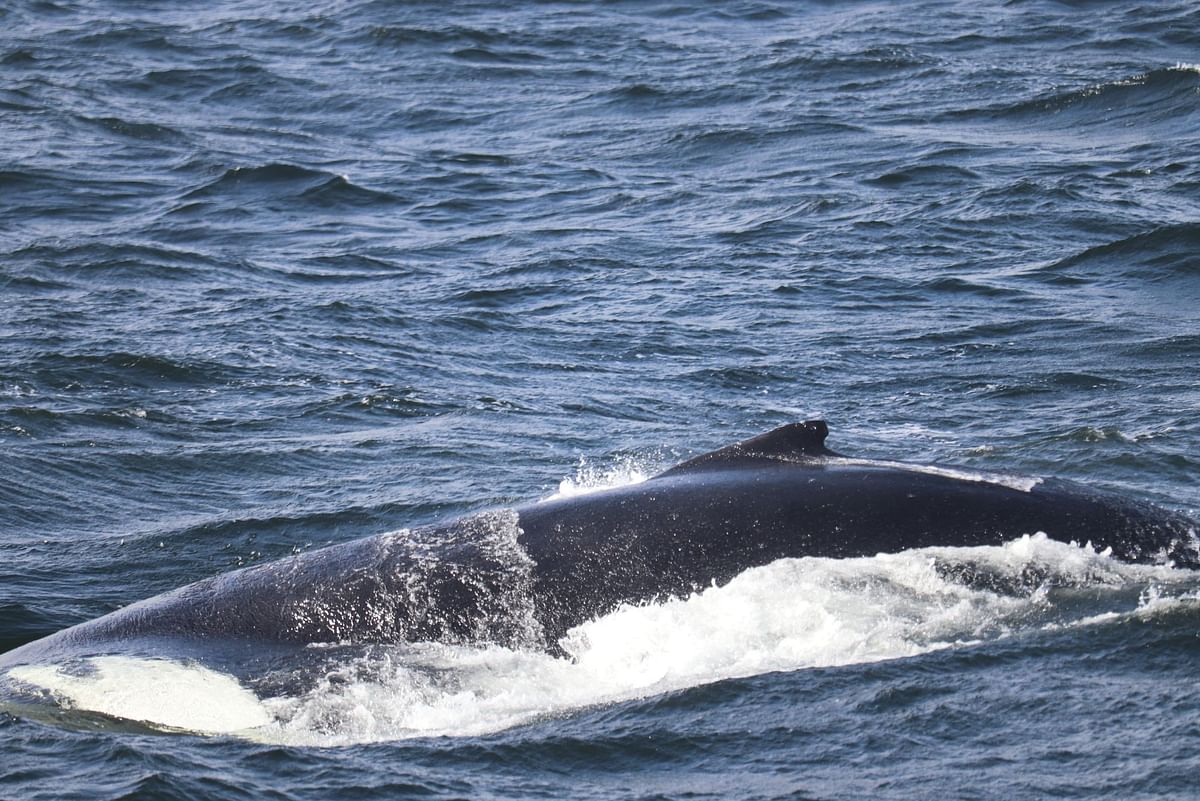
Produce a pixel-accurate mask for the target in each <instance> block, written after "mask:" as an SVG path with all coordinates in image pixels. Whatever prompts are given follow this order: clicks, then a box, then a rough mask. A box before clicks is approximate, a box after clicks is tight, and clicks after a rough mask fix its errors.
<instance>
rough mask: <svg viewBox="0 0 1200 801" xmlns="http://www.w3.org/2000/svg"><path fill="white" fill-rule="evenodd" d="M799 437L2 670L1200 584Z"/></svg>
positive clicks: (164, 603) (1154, 537)
mask: <svg viewBox="0 0 1200 801" xmlns="http://www.w3.org/2000/svg"><path fill="white" fill-rule="evenodd" d="M827 433H828V429H827V427H826V425H825V423H824V422H823V421H809V422H805V423H794V424H790V425H786V426H783V427H781V428H778V429H775V430H774V431H771V432H768V433H766V434H763V435H761V436H759V437H755V438H753V439H749V440H746V441H744V442H740V443H737V444H734V445H731V446H728V447H726V448H722V449H721V450H718V451H714V452H712V453H707V454H704V455H703V456H699V457H696V458H695V459H691V460H689V461H687V462H684V463H682V464H680V465H677V466H675V467H673V468H671V469H669V470H667V471H665V472H663V473H661V474H659V475H657V476H655V477H653V478H651V479H649V480H647V481H644V482H642V483H639V484H633V485H629V486H625V487H619V488H616V489H611V490H605V491H601V492H595V493H592V494H587V495H582V496H576V497H571V498H563V499H559V500H551V501H546V502H541V503H535V504H531V505H528V506H523V507H519V508H517V509H516V510H515V511H514V510H499V511H496V512H492V513H484V514H481V515H475V516H470V517H467V518H462V519H460V520H456V521H451V522H448V523H444V524H438V525H434V526H429V527H425V528H421V529H415V530H413V531H412V532H407V533H401V534H395V533H393V534H383V535H376V536H373V537H367V538H364V539H360V540H356V541H353V542H349V543H345V544H341V545H335V546H331V547H327V548H323V549H320V550H316V551H311V552H308V553H304V554H301V555H298V556H295V557H290V558H287V559H283V560H280V561H278V562H272V563H269V564H264V565H257V566H254V567H250V568H245V569H242V570H237V571H233V572H230V573H226V574H222V575H218V576H214V577H212V578H208V579H204V580H202V581H199V582H196V583H194V584H190V585H188V586H186V587H182V588H180V589H178V590H174V591H172V592H169V593H166V594H163V595H160V596H156V597H154V598H150V599H148V600H145V601H141V602H139V603H136V604H131V605H130V606H128V607H125V608H123V609H120V610H117V611H115V612H112V613H111V614H108V615H105V616H103V617H101V618H98V619H96V620H93V621H89V622H86V623H82V624H80V625H77V626H74V627H72V628H69V629H66V630H64V631H61V632H58V633H57V634H54V635H51V636H49V637H46V638H44V639H42V640H38V641H36V642H33V643H30V644H28V645H25V646H22V647H21V648H18V649H16V650H14V651H11V652H9V653H8V654H5V655H3V656H0V664H2V665H11V664H19V663H22V662H28V661H33V660H38V659H44V658H48V657H51V656H58V655H61V654H63V653H69V654H85V653H98V652H105V651H111V650H112V649H113V647H114V646H115V645H118V644H120V643H122V642H127V641H138V642H142V643H145V642H147V641H148V642H149V645H148V646H143V647H148V648H149V649H150V650H153V647H154V646H153V643H154V640H155V638H168V639H171V640H173V641H180V640H186V641H195V642H196V643H200V644H202V643H205V642H212V641H241V642H250V643H254V642H259V643H263V644H264V645H265V644H268V643H290V644H298V645H304V644H309V643H338V642H342V643H347V642H348V643H396V642H416V641H438V642H454V643H464V642H498V643H501V644H508V645H517V646H532V647H541V648H545V649H548V650H551V651H557V649H558V645H557V643H558V641H559V639H560V638H561V637H563V636H564V635H565V634H566V633H567V631H568V630H569V629H570V628H571V627H573V626H576V625H578V624H580V623H582V622H585V621H587V620H589V619H591V618H594V617H596V616H598V615H601V614H604V613H606V612H608V611H611V610H612V609H614V608H615V607H617V606H618V605H620V604H622V603H642V602H646V601H650V600H652V599H656V598H664V597H669V596H680V595H685V594H687V593H689V592H691V591H694V590H696V589H700V588H703V587H707V586H710V585H713V584H718V585H719V584H722V583H724V582H727V581H729V580H730V579H732V578H733V577H735V576H736V575H738V574H739V573H741V572H742V571H744V570H746V569H748V568H751V567H755V566H760V565H766V564H769V563H771V562H773V561H775V560H777V559H781V558H787V557H805V556H815V557H829V558H847V557H857V556H872V555H875V554H877V553H894V552H899V551H903V550H907V549H911V548H922V547H928V546H978V545H997V544H1000V543H1002V542H1005V541H1008V540H1012V539H1014V538H1017V537H1020V536H1022V535H1026V534H1035V533H1037V532H1044V533H1045V534H1046V535H1047V536H1048V537H1050V538H1051V539H1055V540H1059V541H1063V542H1076V543H1080V544H1083V543H1091V545H1092V546H1093V547H1094V548H1096V549H1099V550H1103V549H1111V551H1112V555H1113V556H1114V557H1116V558H1118V559H1121V560H1124V561H1128V562H1136V563H1171V564H1174V565H1175V566H1176V567H1181V568H1190V569H1197V568H1200V553H1198V552H1197V538H1196V524H1195V523H1194V522H1193V521H1192V520H1190V519H1189V518H1187V517H1185V516H1183V515H1180V514H1178V513H1175V512H1171V511H1167V510H1164V509H1161V508H1158V507H1156V506H1153V505H1150V504H1147V503H1143V502H1139V501H1135V500H1129V499H1125V498H1121V497H1119V496H1115V495H1112V494H1108V493H1102V492H1098V491H1095V490H1092V489H1089V488H1087V487H1084V486H1082V485H1080V484H1076V483H1074V482H1069V481H1064V480H1059V479H1045V480H1038V479H1030V480H990V479H989V477H986V476H979V475H977V474H974V473H971V472H969V471H961V470H956V469H954V468H938V467H921V466H917V465H903V464H898V463H893V462H870V461H866V460H854V459H847V458H845V457H842V456H839V455H838V454H835V453H833V452H832V451H829V450H828V449H826V448H825V444H824V443H825V438H826V435H827Z"/></svg>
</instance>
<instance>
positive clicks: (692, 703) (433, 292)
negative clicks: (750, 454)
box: [0, 0, 1200, 799]
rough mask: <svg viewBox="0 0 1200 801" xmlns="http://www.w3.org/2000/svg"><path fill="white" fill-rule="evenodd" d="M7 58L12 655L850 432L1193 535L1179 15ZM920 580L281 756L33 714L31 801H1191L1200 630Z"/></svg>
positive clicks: (304, 725)
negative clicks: (382, 551) (476, 517)
mask: <svg viewBox="0 0 1200 801" xmlns="http://www.w3.org/2000/svg"><path fill="white" fill-rule="evenodd" d="M0 30H2V31H3V32H2V33H0V77H2V78H3V80H2V81H0V648H10V647H15V646H17V645H19V644H22V643H25V642H28V641H30V640H33V639H36V638H38V637H41V636H44V635H47V634H50V633H52V632H54V631H57V630H58V629H61V628H63V627H66V626H69V625H72V624H75V623H78V622H81V621H84V620H88V619H91V618H94V617H96V616H99V615H101V614H104V613H106V612H109V611H111V610H113V609H116V608H118V607H120V606H122V605H125V604H128V603H131V602H133V601H136V600H139V599H141V598H145V597H148V596H151V595H154V594H156V593H159V592H163V591H166V590H169V589H172V588H175V587H178V586H180V585H183V584H185V583H187V582H189V581H193V580H196V579H199V578H202V577H205V576H209V575H213V574H215V573H218V572H221V571H225V570H229V569H232V568H234V567H237V566H240V565H245V564H250V563H255V562H261V561H265V560H269V559H274V558H278V557H282V556H285V555H287V554H290V553H293V552H298V551H303V550H307V549H310V548H316V547H319V546H321V545H324V544H326V543H333V542H343V541H348V540H352V539H355V538H358V537H362V536H367V535H372V534H376V533H379V532H383V531H388V530H392V529H398V528H401V527H406V526H413V525H418V524H423V523H428V522H431V521H434V520H438V519H441V518H443V517H448V516H453V515H458V514H463V513H467V512H473V511H477V510H483V509H488V508H492V507H497V506H504V505H509V504H513V503H516V502H523V501H529V500H531V499H535V498H539V497H545V496H548V495H550V494H552V493H554V492H556V491H559V489H560V485H561V484H562V482H564V481H567V482H568V483H567V486H566V489H570V488H571V487H572V486H574V485H587V486H592V485H601V486H603V485H608V484H614V483H622V482H624V481H628V480H633V479H635V478H637V477H639V476H642V475H646V474H649V473H652V472H654V471H655V470H657V469H661V468H663V467H665V466H667V465H669V464H671V463H673V462H675V461H677V460H679V459H681V458H683V457H686V456H689V455H693V454H696V453H699V452H702V451H704V450H707V449H710V448H714V447H718V446H720V445H723V444H726V443H728V442H731V441H733V440H736V439H740V438H744V437H747V436H751V435H753V434H756V433H760V432H762V431H765V430H767V429H769V428H770V427H772V426H775V425H778V424H781V423H784V422H790V421H794V420H799V419H810V418H815V417H824V418H825V419H827V420H828V421H829V422H830V426H831V429H832V432H833V433H832V434H831V439H830V445H831V446H832V447H834V448H835V449H836V450H839V451H842V452H847V453H853V454H855V455H862V456H868V457H879V458H888V459H898V460H910V461H918V462H933V461H937V462H947V463H951V464H958V465H963V466H965V467H967V468H972V469H985V470H1005V471H1008V470H1011V471H1016V472H1021V473H1028V474H1035V475H1060V476H1065V477H1068V478H1073V479H1077V480H1080V481H1084V482H1087V483H1089V484H1092V485H1095V486H1098V487H1102V488H1106V489H1109V490H1113V491H1116V492H1119V493H1123V494H1127V495H1130V496H1134V497H1138V498H1142V499H1147V500H1151V501H1154V502H1157V503H1159V504H1162V505H1164V506H1167V507H1170V508H1174V509H1180V510H1183V511H1187V512H1191V513H1193V514H1195V513H1196V511H1197V509H1200V487H1198V485H1197V482H1196V480H1195V479H1196V476H1197V475H1198V469H1200V458H1198V457H1197V454H1198V453H1200V447H1198V446H1200V420H1198V419H1197V414H1196V410H1197V408H1200V382H1198V381H1197V377H1196V376H1197V373H1196V365H1197V363H1198V362H1200V255H1198V254H1200V162H1198V161H1197V160H1196V154H1197V153H1200V66H1197V65H1196V62H1200V11H1198V10H1197V8H1196V7H1195V5H1194V4H1192V3H1185V2H1161V3H1082V2H1081V3H1074V2H1072V3H1051V2H1016V1H1015V0H1014V1H1013V2H1009V3H1006V4H1003V5H1000V4H996V5H992V6H988V7H980V5H979V4H975V3H966V2H958V3H955V2H945V3H941V2H917V3H905V4H895V5H889V4H875V3H819V2H813V3H795V4H790V3H789V4H784V3H767V2H741V3H711V4H708V3H673V2H647V3H615V4H590V3H548V4H532V3H530V4H525V5H522V6H520V7H518V8H509V7H508V6H507V5H506V4H489V3H470V4H468V3H461V4H454V5H453V6H452V7H449V6H444V5H443V4H432V3H431V4H415V3H405V4H393V3H386V2H358V1H356V0H347V1H346V2H318V3H312V4H293V3H287V2H260V3H245V2H224V3H212V4H204V5H203V6H200V5H197V6H194V7H193V6H190V5H188V4H182V5H181V4H177V3H165V2H164V3H127V2H121V0H94V2H85V1H84V0H62V1H58V2H50V1H48V0H43V1H41V2H28V1H27V0H18V2H16V3H10V4H5V5H3V6H0ZM930 558H932V557H930V556H929V555H922V554H915V555H914V554H910V555H902V556H900V557H897V558H895V559H890V560H889V559H888V558H885V557H879V558H876V559H873V560H872V559H868V560H859V561H856V562H854V563H847V564H845V565H836V564H830V563H824V562H821V563H801V564H799V565H796V564H792V565H780V566H776V567H777V568H778V571H777V572H776V573H769V572H767V573H763V572H759V573H754V574H752V575H746V576H743V577H741V578H740V579H739V580H738V581H739V582H740V584H739V585H738V586H737V587H733V588H732V589H730V590H729V591H728V592H726V593H725V594H720V593H715V594H707V595H706V596H703V597H698V598H693V599H690V600H689V599H678V600H676V601H674V602H665V603H664V604H661V605H658V606H656V607H652V608H647V609H641V610H626V612H625V613H623V614H624V615H625V616H624V617H622V616H621V615H620V614H618V615H616V616H613V617H611V618H608V619H604V620H599V621H594V622H593V624H592V627H591V628H590V629H588V632H589V634H590V637H591V641H592V643H593V647H592V650H591V651H590V652H589V654H590V656H589V659H590V660H591V661H590V662H589V661H588V659H584V660H581V662H580V664H578V665H569V664H565V663H563V664H556V660H554V659H553V658H552V657H548V656H544V655H535V654H525V653H518V652H504V651H503V649H500V650H496V649H493V650H490V651H487V652H485V653H479V654H476V653H471V652H469V649H468V650H466V651H462V650H459V651H450V652H433V653H429V654H425V655H424V656H422V657H421V658H422V659H425V660H426V662H424V663H422V665H423V667H422V670H424V671H425V672H424V673H422V672H421V671H417V672H416V673H408V672H405V671H403V670H401V671H399V672H397V670H395V669H394V668H395V664H396V663H395V660H396V659H397V658H398V657H397V656H396V654H394V653H390V652H386V651H385V652H377V651H368V652H356V653H355V654H353V656H352V658H347V659H345V660H341V661H339V657H338V654H336V653H335V654H330V655H329V663H328V665H327V666H326V668H327V670H328V677H327V680H326V681H325V683H324V684H319V685H318V686H316V687H315V688H314V689H312V691H311V693H310V694H308V695H306V696H304V697H303V698H295V697H291V698H283V699H280V698H276V699H275V701H276V703H275V705H274V706H272V707H270V709H269V712H270V714H271V715H273V716H274V718H273V723H272V724H271V725H272V727H273V728H270V731H271V732H272V736H270V737H261V736H260V737H259V738H258V739H255V738H253V737H246V736H239V735H236V734H228V733H224V734H222V733H218V734H200V733H196V731H193V730H192V729H194V728H195V727H189V726H186V725H183V726H176V727H175V728H173V729H169V730H167V733H164V729H163V728H162V727H159V726H153V725H147V724H146V723H145V722H144V718H142V717H138V716H137V715H132V714H122V713H121V706H120V704H121V703H125V702H132V701H131V699H129V698H125V699H121V698H118V699H116V700H113V698H112V697H111V693H110V695H109V696H106V697H107V698H108V700H109V701H112V704H115V706H112V705H111V704H110V706H108V707H103V708H101V707H96V706H93V707H87V705H86V704H84V703H82V702H80V701H79V700H78V699H76V700H75V701H72V700H71V699H70V698H67V697H61V696H47V697H44V698H42V699H41V700H40V701H39V702H37V703H35V702H33V701H30V702H29V703H27V704H26V703H8V705H7V706H5V707H3V711H0V742H2V743H3V745H2V746H0V754H2V758H0V798H4V799H66V798H79V799H98V798H105V799H133V798H138V799H141V798H162V799H183V798H213V799H243V798H255V799H257V798H274V799H326V798H356V799H375V798H380V799H382V798H405V797H423V798H527V797H545V798H573V799H587V798H597V799H613V798H646V799H650V798H654V799H685V798H689V799H696V798H739V799H741V798H745V799H750V798H756V799H757V798H785V797H786V798H796V799H818V798H819V799H841V798H845V799H851V798H855V799H857V798H863V797H873V798H889V799H891V798H896V799H900V798H912V799H924V798H929V797H933V796H939V797H949V798H979V799H992V798H995V799H1010V798H1072V799H1076V798H1120V799H1136V798H1156V799H1157V798H1195V797H1196V795H1197V789H1196V788H1197V786H1198V783H1197V778H1196V774H1197V769H1198V768H1200V757H1198V756H1197V754H1200V685H1198V684H1197V681H1196V665H1197V664H1198V660H1200V605H1198V604H1197V600H1196V599H1197V598H1200V584H1198V583H1197V582H1196V581H1195V580H1194V579H1192V578H1190V577H1187V576H1179V575H1175V574H1173V573H1172V572H1171V571H1169V570H1165V569H1151V568H1143V569H1132V568H1120V567H1119V566H1116V565H1115V564H1110V562H1111V560H1105V559H1104V558H1103V557H1101V556H1095V555H1091V554H1089V553H1086V552H1084V551H1083V550H1081V549H1074V550H1072V549H1070V548H1067V547H1066V546H1063V547H1059V548H1055V547H1051V544H1048V543H1045V542H1036V541H1035V542H1024V543H1020V542H1018V543H1013V544H1011V545H1010V546H1007V547H1006V548H996V549H992V550H991V551H990V552H989V553H987V554H985V555H984V557H981V558H984V559H985V560H988V559H990V560H992V562H994V563H995V565H996V567H995V569H996V570H997V571H999V572H1001V573H1005V572H1007V573H1009V574H1011V578H1013V579H1014V581H1016V584H1017V585H1018V590H1017V591H1015V594H1014V595H1012V596H1011V597H1009V596H997V595H994V594H989V593H987V592H983V591H980V590H977V589H971V588H966V587H961V586H959V585H956V584H954V582H953V581H950V580H944V581H942V580H941V579H939V578H938V577H937V576H933V577H932V578H931V577H930V575H927V574H925V573H922V565H926V564H927V562H928V560H929V559H930ZM939 558H943V559H950V560H951V561H952V560H953V559H954V558H955V556H954V554H949V555H946V554H942V555H941V557H939ZM1031 564H1036V566H1037V569H1036V570H1030V569H1029V566H1030V565H1031ZM779 571H783V572H779ZM788 571H791V572H788ZM1029 575H1034V576H1037V577H1043V578H1044V577H1045V576H1050V577H1051V578H1052V579H1053V580H1050V581H1047V582H1042V580H1041V579H1040V578H1039V579H1035V580H1033V581H1026V580H1025V579H1026V578H1027V577H1028V576H1029ZM943 578H944V577H943ZM939 581H941V583H938V582H939ZM805 588H807V590H806V591H801V590H803V589H805ZM738 593H742V594H738ZM747 599H749V600H747ZM747 603H751V604H752V608H753V609H754V610H756V614H757V615H758V618H757V619H758V620H760V622H761V621H765V623H764V625H763V627H761V628H755V627H754V626H748V625H747V624H746V623H745V620H746V618H744V617H739V614H741V612H739V610H741V611H742V612H744V610H745V609H746V608H747V607H746V606H745V604H747ZM753 604H757V606H753ZM796 604H798V605H799V608H801V609H802V610H804V611H805V613H806V615H807V616H806V615H799V614H797V615H792V616H790V617H789V614H790V613H789V610H792V609H793V608H795V607H794V606H793V605H796ZM801 618H803V619H801ZM813 620H821V621H824V623H825V624H827V625H825V626H824V627H816V628H813V627H812V626H810V625H809V623H810V622H811V621H813ZM768 623H769V624H770V625H766V624H768ZM680 632H682V633H683V635H685V636H679V633H680ZM406 658H407V657H406ZM561 661H562V660H557V662H561ZM406 664H407V663H406ZM414 675H416V676H418V678H419V677H424V678H421V680H420V681H417V679H414V678H413V677H414ZM439 677H440V678H439ZM117 678H118V679H120V680H121V681H118V685H121V682H122V681H123V682H124V684H123V686H126V687H128V688H129V690H130V694H131V695H132V696H135V697H136V696H139V695H140V696H144V697H150V696H152V695H153V693H154V692H156V691H157V685H155V684H154V682H155V681H158V680H157V679H155V680H146V679H141V681H148V682H149V683H147V684H145V685H139V684H138V683H137V681H138V680H136V679H135V678H134V674H128V673H126V674H121V675H119V676H118V677H117ZM160 678H161V677H160ZM414 682H415V683H414ZM422 682H424V683H422ZM152 685H153V686H152ZM269 689H270V688H269V687H260V688H259V690H260V695H262V696H263V697H266V696H268V695H270V693H269V692H268V691H269ZM414 693H415V694H416V695H414ZM173 698H174V700H173V701H172V702H170V703H169V704H164V705H165V706H172V707H175V706H178V707H179V708H182V709H185V710H186V709H191V708H193V707H195V708H202V707H206V705H207V706H213V703H212V701H211V699H207V698H204V697H194V696H191V695H189V694H188V693H186V692H184V693H183V694H182V695H180V694H178V693H177V694H176V695H175V696H173ZM414 698H415V699H416V700H414ZM133 700H136V698H134V699H133ZM218 706H219V705H218ZM415 708H419V709H422V710H424V712H423V713H422V716H420V717H411V716H409V717H406V715H408V714H409V710H410V709H415Z"/></svg>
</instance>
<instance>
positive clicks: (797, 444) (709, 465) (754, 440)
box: [659, 420, 837, 476]
mask: <svg viewBox="0 0 1200 801" xmlns="http://www.w3.org/2000/svg"><path fill="white" fill-rule="evenodd" d="M827 436H829V426H827V425H826V424H825V421H824V420H806V421H805V422H803V423H788V424H787V425H784V426H780V427H779V428H776V429H773V430H771V431H768V432H767V433H765V434H759V435H758V436H757V437H751V438H750V439H747V440H743V441H741V442H736V443H734V444H733V445H726V446H725V447H724V448H720V449H718V450H715V451H712V452H711V453H705V454H702V455H700V456H697V457H695V458H693V459H688V460H687V461H686V462H680V463H679V464H677V465H675V466H674V467H672V468H670V469H668V470H666V471H664V472H662V473H659V475H660V476H666V475H678V474H680V473H685V472H692V471H700V470H715V469H720V468H723V467H729V466H732V465H735V464H750V463H753V462H756V461H761V460H764V459H767V460H782V461H800V460H804V459H812V458H817V457H821V456H837V454H836V453H834V452H833V451H831V450H829V449H828V448H826V447H825V438H826V437H827Z"/></svg>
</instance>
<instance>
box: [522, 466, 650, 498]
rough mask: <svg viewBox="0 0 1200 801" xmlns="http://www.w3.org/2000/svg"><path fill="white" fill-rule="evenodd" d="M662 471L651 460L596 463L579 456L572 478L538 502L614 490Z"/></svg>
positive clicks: (636, 482)
mask: <svg viewBox="0 0 1200 801" xmlns="http://www.w3.org/2000/svg"><path fill="white" fill-rule="evenodd" d="M661 469H662V467H661V466H660V465H658V464H657V463H656V462H655V461H654V460H653V459H650V458H644V457H643V458H638V457H632V456H627V457H622V458H619V459H617V460H615V461H613V462H609V463H600V464H596V463H593V462H592V461H590V460H588V459H587V458H584V457H581V458H580V459H579V463H578V464H577V465H576V467H575V475H574V476H571V477H569V478H564V479H563V480H562V481H560V482H559V484H558V491H557V492H555V493H554V494H552V495H548V496H546V497H545V498H542V499H541V502H542V503H544V502H546V501H557V500H561V499H563V498H573V497H575V496H577V495H588V494H590V493H593V492H600V491H602V490H606V489H612V488H614V487H624V486H627V485H629V484H640V483H641V482H643V481H645V480H646V479H648V478H650V476H652V475H654V474H655V473H657V472H659V471H660V470H661Z"/></svg>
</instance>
